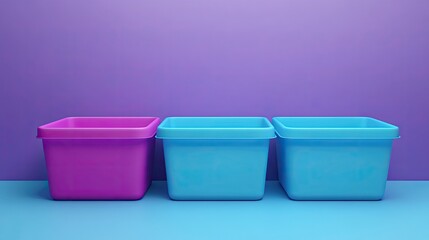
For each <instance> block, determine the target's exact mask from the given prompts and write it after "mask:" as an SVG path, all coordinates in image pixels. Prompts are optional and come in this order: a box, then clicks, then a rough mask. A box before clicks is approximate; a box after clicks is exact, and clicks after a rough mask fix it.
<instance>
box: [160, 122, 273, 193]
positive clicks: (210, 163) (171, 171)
mask: <svg viewBox="0 0 429 240" xmlns="http://www.w3.org/2000/svg"><path fill="white" fill-rule="evenodd" d="M157 138H161V139H163V143H164V155H165V165H166V170H167V184H168V193H169V196H170V198H171V199H174V200H258V199H261V198H262V197H263V195H264V189H265V176H266V169H267V159H268V149H269V142H270V139H272V138H275V132H274V127H273V126H272V125H271V123H270V122H269V121H268V119H266V118H263V117H170V118H167V119H165V120H164V121H163V122H162V123H161V125H159V127H158V133H157Z"/></svg>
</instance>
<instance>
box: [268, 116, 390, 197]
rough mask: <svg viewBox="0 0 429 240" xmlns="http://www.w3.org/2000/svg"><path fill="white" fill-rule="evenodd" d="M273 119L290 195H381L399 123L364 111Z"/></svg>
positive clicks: (280, 169)
mask: <svg viewBox="0 0 429 240" xmlns="http://www.w3.org/2000/svg"><path fill="white" fill-rule="evenodd" d="M273 125H274V127H275V129H276V133H277V135H278V136H279V138H277V161H278V173H279V181H280V183H281V185H282V186H283V188H284V189H285V190H286V192H287V194H288V196H289V197H290V198H291V199H294V200H380V199H382V197H383V194H384V189H385V186H386V180H387V172H388V169H389V161H390V152H391V149H392V142H393V139H396V138H398V137H399V135H398V127H396V126H393V125H391V124H388V123H385V122H382V121H379V120H376V119H373V118H367V117H276V118H273Z"/></svg>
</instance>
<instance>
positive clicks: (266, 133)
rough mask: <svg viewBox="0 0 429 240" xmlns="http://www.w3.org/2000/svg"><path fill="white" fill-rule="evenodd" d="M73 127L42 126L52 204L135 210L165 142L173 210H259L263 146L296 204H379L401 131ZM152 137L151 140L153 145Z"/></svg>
mask: <svg viewBox="0 0 429 240" xmlns="http://www.w3.org/2000/svg"><path fill="white" fill-rule="evenodd" d="M272 123H273V124H271V123H270V122H269V121H268V119H266V118H263V117H170V118H166V119H165V120H164V121H163V122H162V123H161V124H160V119H159V118H156V117H72V118H65V119H62V120H59V121H56V122H52V123H49V124H47V125H43V126H41V127H39V128H38V137H39V138H42V139H43V148H44V153H45V159H46V165H47V169H48V182H49V188H50V192H51V196H52V198H53V199H57V200H79V199H81V200H85V199H87V200H90V199H92V200H95V199H97V200H135V199H140V198H142V197H143V196H144V194H145V192H146V190H147V189H148V188H149V186H150V183H151V181H152V176H151V175H152V161H153V157H154V156H153V155H154V146H155V137H157V138H159V139H162V141H163V145H164V156H165V165H166V173H167V184H168V193H169V196H170V198H171V199H174V200H258V199H261V198H262V197H263V196H264V189H265V178H266V169H267V161H268V150H269V145H270V140H271V139H273V138H276V137H277V139H276V143H277V163H278V175H279V181H280V183H281V185H282V186H283V188H284V189H285V191H286V192H287V194H288V196H289V197H290V198H291V199H295V200H380V199H382V197H383V194H384V189H385V185H386V180H387V172H388V168H389V162H390V153H391V149H392V142H393V140H394V139H396V138H398V137H399V135H398V134H399V133H398V128H397V127H396V126H393V125H391V124H388V123H385V122H382V121H379V120H376V119H373V118H367V117H275V118H273V121H272ZM155 134H157V135H156V136H155Z"/></svg>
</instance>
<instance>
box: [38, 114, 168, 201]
mask: <svg viewBox="0 0 429 240" xmlns="http://www.w3.org/2000/svg"><path fill="white" fill-rule="evenodd" d="M159 122H160V120H159V118H155V117H71V118H64V119H62V120H59V121H56V122H52V123H49V124H46V125H43V126H41V127H39V128H38V137H39V138H42V139H43V149H44V153H45V159H46V166H47V170H48V181H49V189H50V192H51V196H52V198H53V199H57V200H73V199H88V200H89V199H92V200H135V199H140V198H142V197H143V195H144V193H145V192H146V190H147V189H148V187H149V186H150V184H151V171H152V158H153V151H154V143H155V142H154V141H155V138H154V135H155V133H156V129H157V127H158V125H159Z"/></svg>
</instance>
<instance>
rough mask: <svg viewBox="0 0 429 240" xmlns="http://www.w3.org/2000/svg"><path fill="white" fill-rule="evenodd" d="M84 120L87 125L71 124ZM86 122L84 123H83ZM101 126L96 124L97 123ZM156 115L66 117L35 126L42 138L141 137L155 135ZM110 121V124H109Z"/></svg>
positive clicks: (156, 126)
mask: <svg viewBox="0 0 429 240" xmlns="http://www.w3.org/2000/svg"><path fill="white" fill-rule="evenodd" d="M79 121H80V124H81V123H82V122H84V124H83V125H85V124H88V122H91V124H89V125H87V126H73V124H76V123H79ZM85 122H86V123H85ZM100 122H102V123H103V124H101V126H97V124H100ZM160 122H161V120H160V118H158V117H67V118H63V119H60V120H57V121H54V122H51V123H48V124H45V125H42V126H40V127H38V128H37V138H42V139H142V138H151V137H153V136H155V133H156V131H157V128H158V125H159V124H160ZM109 123H110V126H109Z"/></svg>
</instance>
